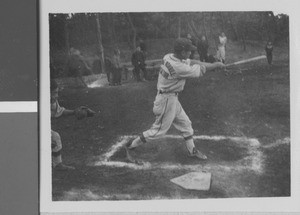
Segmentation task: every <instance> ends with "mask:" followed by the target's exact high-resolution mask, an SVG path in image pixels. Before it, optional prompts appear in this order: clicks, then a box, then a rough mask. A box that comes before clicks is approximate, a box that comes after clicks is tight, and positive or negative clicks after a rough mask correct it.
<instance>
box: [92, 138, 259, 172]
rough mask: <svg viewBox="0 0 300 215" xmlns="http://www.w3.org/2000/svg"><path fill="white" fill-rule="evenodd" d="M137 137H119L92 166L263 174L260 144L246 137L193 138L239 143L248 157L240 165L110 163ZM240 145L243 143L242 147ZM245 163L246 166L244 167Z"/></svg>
mask: <svg viewBox="0 0 300 215" xmlns="http://www.w3.org/2000/svg"><path fill="white" fill-rule="evenodd" d="M136 137H137V136H133V135H130V136H129V135H128V136H121V137H120V138H119V141H118V142H117V143H116V144H114V145H112V146H111V147H110V149H109V150H108V151H107V152H106V153H105V154H103V155H101V156H100V160H99V161H96V162H94V163H93V164H91V165H93V166H109V167H119V168H121V167H126V168H130V169H134V170H149V169H168V170H175V169H188V170H203V169H204V170H211V169H220V168H221V169H223V170H225V171H226V170H233V169H235V170H238V171H240V170H249V169H250V170H253V171H255V172H257V173H262V172H263V166H264V165H263V161H264V156H263V153H262V152H261V151H260V150H259V148H260V142H259V141H258V140H257V139H255V138H247V137H232V136H207V135H197V136H194V139H195V140H200V139H201V140H213V141H221V140H231V141H233V142H235V143H239V146H240V147H246V148H247V149H248V154H249V155H248V156H247V157H245V158H244V159H242V160H241V161H239V162H237V163H240V165H236V163H235V165H217V164H207V163H206V164H204V165H201V164H198V165H180V164H170V163H149V162H144V163H142V164H140V165H139V164H133V163H127V162H122V161H110V158H111V157H112V156H113V155H114V154H115V153H116V152H117V151H119V150H120V149H121V148H122V147H124V145H125V144H126V143H127V142H128V141H129V140H130V139H131V138H136ZM164 138H175V139H179V138H182V136H180V135H166V136H165V137H164ZM240 143H244V144H243V145H242V144H240ZM245 161H246V163H247V165H245Z"/></svg>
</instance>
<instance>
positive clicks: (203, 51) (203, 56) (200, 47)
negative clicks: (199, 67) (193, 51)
mask: <svg viewBox="0 0 300 215" xmlns="http://www.w3.org/2000/svg"><path fill="white" fill-rule="evenodd" d="M208 47H209V46H208V42H207V40H206V37H205V36H204V35H203V36H202V37H201V40H200V41H199V42H198V44H197V51H198V53H199V56H200V61H201V62H208V54H207V52H208Z"/></svg>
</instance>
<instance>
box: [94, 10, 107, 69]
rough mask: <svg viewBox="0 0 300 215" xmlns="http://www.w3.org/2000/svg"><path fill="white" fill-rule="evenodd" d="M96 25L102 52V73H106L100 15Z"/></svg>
mask: <svg viewBox="0 0 300 215" xmlns="http://www.w3.org/2000/svg"><path fill="white" fill-rule="evenodd" d="M96 23H97V39H98V47H99V52H100V62H101V73H104V72H105V66H104V49H103V45H102V36H101V28H100V17H99V13H97V14H96Z"/></svg>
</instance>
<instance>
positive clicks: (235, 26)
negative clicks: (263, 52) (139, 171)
mask: <svg viewBox="0 0 300 215" xmlns="http://www.w3.org/2000/svg"><path fill="white" fill-rule="evenodd" d="M49 25H50V57H51V60H50V62H51V66H52V68H53V69H52V71H51V72H53V73H55V74H56V75H55V76H61V75H62V76H64V72H63V67H64V64H65V62H66V58H67V56H68V55H69V54H70V53H69V50H70V48H72V47H73V48H76V49H78V50H80V51H81V53H82V54H83V55H84V56H85V57H86V60H87V62H89V64H93V62H94V61H95V60H99V59H100V60H101V59H103V57H104V56H110V55H111V53H112V50H113V49H114V48H116V47H118V48H119V49H120V50H121V53H122V59H123V61H125V62H126V61H130V57H131V53H132V52H133V51H134V49H135V47H136V46H137V44H138V41H139V40H140V39H142V40H144V41H145V43H146V45H147V47H149V46H152V44H153V43H156V44H157V43H158V44H160V45H159V47H165V46H164V44H165V43H168V44H169V43H170V42H171V43H172V41H173V40H174V39H175V38H178V37H186V35H187V34H188V33H190V34H191V35H192V36H193V37H194V38H195V39H200V38H201V36H202V35H205V36H206V37H207V39H208V41H209V44H210V46H211V47H216V46H217V44H218V36H219V34H220V33H221V32H224V33H225V34H226V36H227V38H228V40H230V41H233V42H238V43H240V45H241V48H242V49H243V50H244V51H246V50H247V44H248V43H247V41H251V42H252V43H253V42H258V43H262V42H263V43H266V42H267V41H268V40H271V41H272V42H273V43H274V45H277V44H283V43H284V44H286V45H288V41H289V17H288V15H286V14H274V13H273V12H272V11H263V12H257V11H255V12H159V13H158V12H151V13H150V12H149V13H74V14H49ZM165 49H170V45H169V46H168V48H165ZM165 51H166V50H165ZM170 51H172V50H170ZM155 52H156V53H154V52H153V51H152V53H147V54H148V55H147V58H148V59H155V58H161V57H162V56H161V55H162V53H161V51H160V50H157V51H155ZM100 64H101V62H100ZM102 64H103V63H102ZM98 67H99V66H98ZM97 70H99V68H98V69H97ZM100 70H101V66H100ZM99 72H101V71H98V72H97V73H99Z"/></svg>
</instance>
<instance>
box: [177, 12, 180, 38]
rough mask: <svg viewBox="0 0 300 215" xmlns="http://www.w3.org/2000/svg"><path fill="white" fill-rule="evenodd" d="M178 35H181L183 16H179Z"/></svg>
mask: <svg viewBox="0 0 300 215" xmlns="http://www.w3.org/2000/svg"><path fill="white" fill-rule="evenodd" d="M177 37H178V38H180V37H181V16H178V31H177Z"/></svg>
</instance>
